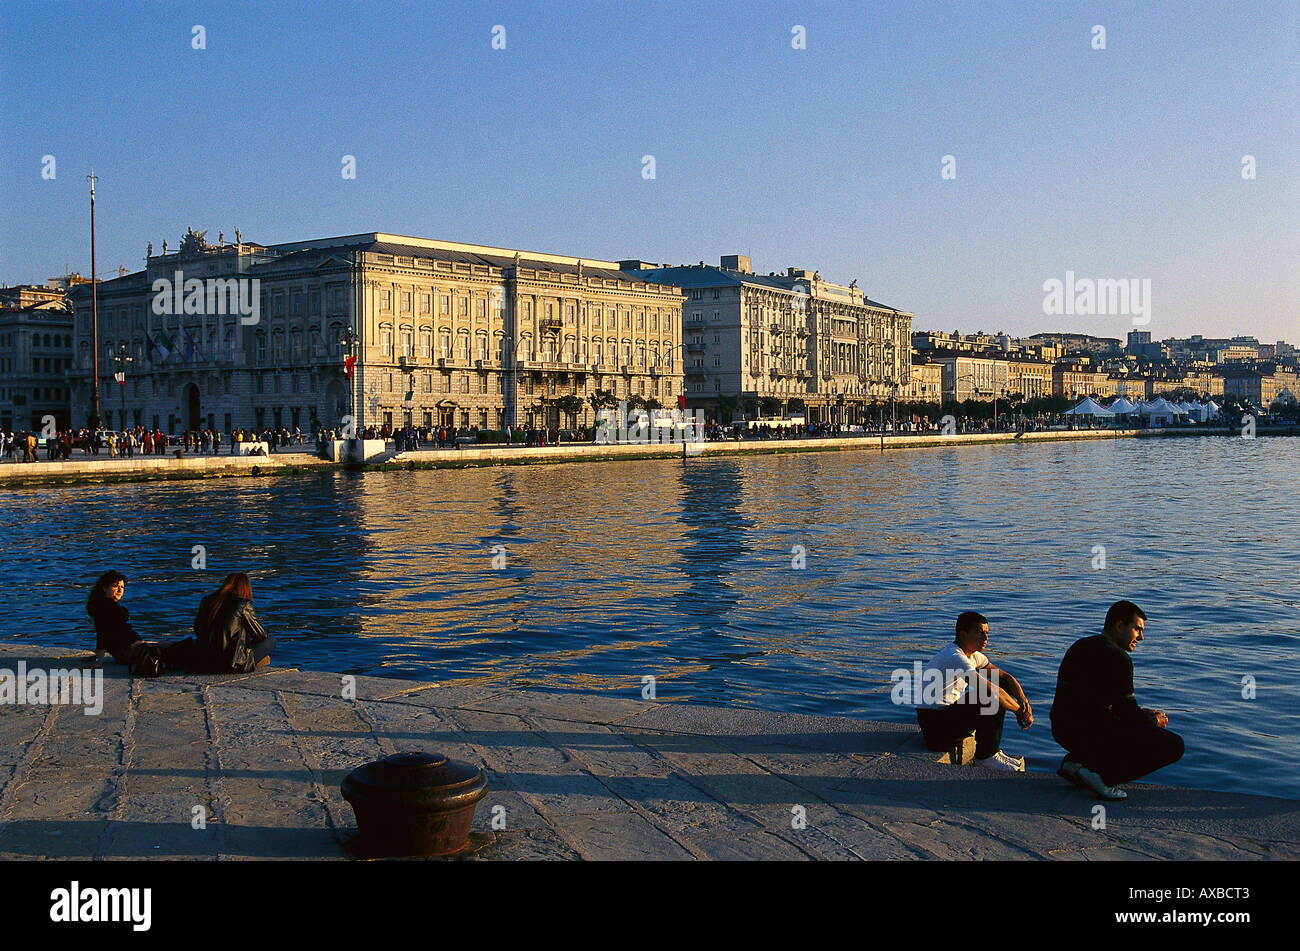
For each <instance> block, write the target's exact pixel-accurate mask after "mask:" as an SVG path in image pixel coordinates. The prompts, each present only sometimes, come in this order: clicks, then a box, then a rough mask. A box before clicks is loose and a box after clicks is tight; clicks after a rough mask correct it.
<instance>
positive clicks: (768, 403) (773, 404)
mask: <svg viewBox="0 0 1300 951" xmlns="http://www.w3.org/2000/svg"><path fill="white" fill-rule="evenodd" d="M759 406H760V408H761V409H762V410H763V415H764V416H775V415H776V414H777V413H779V412H781V401H780V400H779V399H777V398H776V397H775V396H765V397H763V398H762V399H761V400H760V401H759Z"/></svg>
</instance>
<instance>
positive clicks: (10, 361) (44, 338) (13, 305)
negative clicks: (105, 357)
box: [0, 285, 73, 432]
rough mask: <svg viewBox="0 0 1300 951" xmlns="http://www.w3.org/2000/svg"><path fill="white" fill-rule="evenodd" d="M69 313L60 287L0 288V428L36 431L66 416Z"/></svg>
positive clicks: (64, 421) (62, 425)
mask: <svg viewBox="0 0 1300 951" xmlns="http://www.w3.org/2000/svg"><path fill="white" fill-rule="evenodd" d="M72 355H73V343H72V313H71V311H70V310H69V309H68V305H67V303H66V301H65V299H64V294H63V291H61V290H58V289H55V288H49V287H45V288H42V287H36V286H33V285H22V286H20V287H6V288H3V289H0V429H4V430H5V431H6V432H8V431H11V430H14V429H19V430H31V431H33V432H40V431H41V430H43V429H45V428H46V423H47V421H48V419H52V420H53V423H54V425H55V426H56V427H57V428H58V429H66V428H68V426H69V425H70V424H71V421H72V411H71V410H72V406H71V387H70V386H69V384H68V380H67V376H66V374H67V371H68V368H69V367H70V366H71V365H72Z"/></svg>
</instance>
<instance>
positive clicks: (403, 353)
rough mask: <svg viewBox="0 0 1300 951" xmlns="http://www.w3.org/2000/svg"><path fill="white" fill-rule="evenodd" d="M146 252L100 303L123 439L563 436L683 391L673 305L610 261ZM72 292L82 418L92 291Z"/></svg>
mask: <svg viewBox="0 0 1300 951" xmlns="http://www.w3.org/2000/svg"><path fill="white" fill-rule="evenodd" d="M150 251H151V253H150V255H149V257H148V267H147V268H146V269H145V270H143V271H140V272H137V273H135V274H128V275H125V276H123V277H119V278H116V279H114V280H110V281H104V282H103V283H102V284H101V285H100V289H99V315H100V321H99V324H100V326H99V346H100V348H101V349H100V361H99V374H100V380H101V387H100V388H101V396H102V395H103V394H104V393H105V392H106V391H107V390H106V381H108V380H111V379H112V373H113V371H114V370H115V369H116V368H117V367H116V363H115V359H114V358H115V355H117V354H119V353H120V352H122V348H123V347H125V348H126V349H125V352H126V353H127V354H129V355H130V356H131V358H132V362H131V364H130V366H129V367H128V368H127V377H128V384H127V389H126V402H127V423H128V424H129V425H131V424H136V423H142V424H144V425H146V426H151V427H159V428H162V429H164V430H166V431H170V432H176V431H179V430H183V429H191V428H198V427H203V426H209V427H214V428H218V429H221V430H223V431H229V430H230V429H231V428H233V427H255V428H257V429H259V430H260V429H262V428H264V427H267V426H275V427H281V426H283V427H288V428H293V427H294V426H300V427H302V428H303V429H304V430H306V429H308V428H309V427H311V426H313V424H315V423H317V422H319V423H320V424H322V425H325V426H329V427H335V426H339V425H340V423H341V420H342V418H343V417H344V416H347V415H350V416H352V418H353V420H354V421H355V423H356V425H357V427H358V428H364V427H367V426H371V425H374V426H385V425H388V426H400V425H404V424H407V423H411V424H414V425H417V426H418V425H428V426H432V425H438V424H452V425H456V426H478V427H480V428H487V429H499V428H501V427H503V426H505V425H512V426H519V425H522V424H523V423H525V422H528V423H531V424H533V425H541V424H543V423H546V424H549V425H551V426H557V425H565V426H568V425H575V424H583V423H590V422H592V421H593V419H594V415H595V409H594V400H593V397H596V396H597V391H598V390H599V391H602V394H601V395H603V394H606V393H607V394H609V395H610V397H611V398H613V399H629V398H634V397H639V398H641V399H644V400H646V401H647V402H649V403H650V405H654V404H655V403H658V404H659V405H662V406H674V405H677V402H678V398H679V396H680V395H681V394H682V370H681V365H680V362H678V361H677V360H676V359H675V358H676V357H677V356H678V351H679V349H680V347H681V343H682V338H681V310H682V295H681V293H680V292H679V291H678V290H677V289H676V288H673V287H669V286H664V285H661V284H659V283H651V282H646V281H644V280H642V279H640V278H638V277H637V276H636V275H634V274H630V273H628V272H626V271H622V270H620V269H619V267H618V265H617V264H615V263H613V262H607V261H592V260H586V259H580V258H575V257H570V256H566V255H556V254H541V253H535V252H528V251H516V250H512V249H505V248H495V247H487V246H482V245H471V244H461V243H456V242H448V241H433V240H428V239H424V238H412V237H404V236H399V235H390V234H382V233H369V234H356V235H348V236H345V237H337V238H321V239H317V240H312V241H300V242H293V243H288V244H279V245H270V246H263V245H258V244H251V243H247V242H244V241H242V239H241V237H240V235H239V233H238V232H236V241H235V243H233V244H230V243H227V242H226V241H225V240H224V235H223V236H222V239H221V240H220V242H219V243H218V244H217V245H209V244H207V243H206V240H205V239H204V237H203V235H202V234H197V233H194V232H190V233H189V234H188V235H187V236H186V238H185V239H184V240H183V241H182V244H181V247H180V249H178V250H177V251H174V252H171V253H168V252H167V248H166V245H164V246H163V251H164V253H163V254H159V255H155V254H153V253H152V246H151V248H150ZM253 281H256V282H257V283H256V285H254V284H253V283H252V282H253ZM190 282H195V284H194V289H193V293H192V294H191V292H190V290H189V289H188V287H189V284H190ZM178 283H179V286H180V287H182V288H186V289H185V290H184V291H183V293H182V292H180V291H176V288H177V286H178ZM173 291H176V292H175V293H173ZM214 291H215V293H214ZM240 293H243V294H245V295H246V297H245V299H246V301H247V302H248V303H249V304H253V303H255V304H256V307H255V308H252V307H249V308H245V310H249V311H253V312H252V313H244V312H241V308H240V306H237V305H238V303H239V301H240V298H239V294H240ZM71 296H72V298H73V299H74V302H75V306H76V330H75V335H76V341H77V369H76V371H75V374H74V376H75V384H74V391H73V399H74V410H73V415H74V418H76V419H80V420H84V419H85V418H86V416H87V415H88V413H89V410H90V395H91V386H90V377H91V366H92V362H93V361H92V359H91V350H90V348H91V346H92V341H91V337H92V333H91V306H90V293H89V290H88V289H83V288H75V289H74V290H73V291H72V294H71ZM177 304H179V305H180V306H176V305H177ZM160 307H161V309H162V310H164V311H168V310H171V311H180V312H179V313H167V312H164V313H162V314H159V313H158V312H157V311H158V310H159V309H160ZM349 356H350V357H351V358H354V359H355V365H354V366H353V367H352V372H351V375H349V374H348V373H347V372H346V370H345V366H346V364H347V362H348V358H349ZM565 397H571V399H568V400H566V399H565ZM114 402H116V401H109V400H108V399H106V398H104V399H102V409H103V412H104V415H105V416H106V417H107V418H108V419H109V420H110V422H112V423H118V422H120V421H118V420H113V419H112V415H111V414H112V413H113V411H114V410H115V408H116V407H115V406H114V405H113V403H114ZM119 415H120V414H119Z"/></svg>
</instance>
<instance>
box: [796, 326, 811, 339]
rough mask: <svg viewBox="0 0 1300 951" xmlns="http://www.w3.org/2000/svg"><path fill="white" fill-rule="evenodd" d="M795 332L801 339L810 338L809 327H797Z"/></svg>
mask: <svg viewBox="0 0 1300 951" xmlns="http://www.w3.org/2000/svg"><path fill="white" fill-rule="evenodd" d="M794 332H795V333H796V334H797V335H798V336H800V337H806V336H808V328H807V327H796V328H795V331H794Z"/></svg>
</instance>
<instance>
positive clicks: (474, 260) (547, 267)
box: [261, 235, 645, 283]
mask: <svg viewBox="0 0 1300 951" xmlns="http://www.w3.org/2000/svg"><path fill="white" fill-rule="evenodd" d="M355 237H356V238H357V240H355V241H354V240H352V239H351V238H338V239H334V240H336V241H338V242H339V243H337V244H320V243H319V242H310V244H311V246H310V247H306V248H300V249H298V250H295V251H290V252H289V253H288V254H285V255H284V256H283V257H279V258H276V260H275V261H268V262H266V264H267V265H272V264H280V263H284V262H289V261H297V260H300V259H310V260H316V259H319V258H324V257H328V256H329V255H331V254H347V253H351V252H353V251H363V252H366V253H369V254H391V255H393V256H394V257H411V258H423V259H425V260H432V261H449V262H452V263H455V264H470V265H481V266H487V267H494V268H498V269H499V268H507V267H514V265H515V254H514V252H513V251H509V250H507V249H503V248H487V247H481V246H476V245H459V246H456V245H452V244H450V242H437V243H435V242H427V243H426V242H423V241H422V242H421V243H419V244H407V243H403V242H402V241H393V240H377V239H378V238H390V237H394V236H390V235H357V236H355ZM440 244H442V245H446V246H438V245H440ZM290 247H293V245H275V246H273V247H271V248H270V249H269V250H271V251H276V250H280V249H282V248H290ZM486 252H499V253H486ZM579 262H581V265H582V275H583V277H596V278H602V279H604V280H618V281H630V282H642V283H644V282H645V281H644V279H643V278H641V277H638V276H637V275H636V272H634V271H621V270H619V269H618V266H617V265H612V262H609V261H591V260H588V259H586V258H572V259H569V258H564V257H562V256H560V255H549V254H538V253H536V252H526V251H520V252H519V266H520V267H526V268H529V269H532V270H536V271H551V272H553V273H558V274H577V272H578V264H579ZM611 265H612V266H611ZM261 266H266V265H261Z"/></svg>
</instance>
